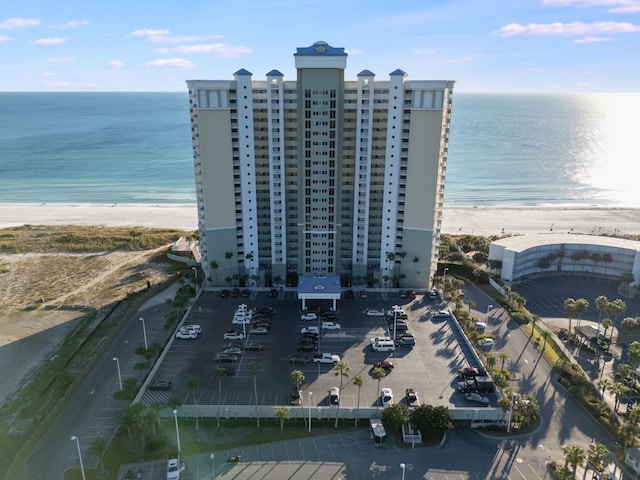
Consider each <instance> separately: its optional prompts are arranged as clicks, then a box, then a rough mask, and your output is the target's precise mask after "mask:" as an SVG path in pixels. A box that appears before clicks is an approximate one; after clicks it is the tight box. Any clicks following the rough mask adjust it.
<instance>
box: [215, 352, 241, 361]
mask: <svg viewBox="0 0 640 480" xmlns="http://www.w3.org/2000/svg"><path fill="white" fill-rule="evenodd" d="M237 361H238V355H233V354H232V353H224V352H218V353H216V362H217V363H236V362H237Z"/></svg>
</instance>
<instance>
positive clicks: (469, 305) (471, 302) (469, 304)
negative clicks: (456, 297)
mask: <svg viewBox="0 0 640 480" xmlns="http://www.w3.org/2000/svg"><path fill="white" fill-rule="evenodd" d="M475 306H476V301H475V300H473V299H469V300H467V309H468V310H467V311H468V312H469V313H471V309H472V308H475Z"/></svg>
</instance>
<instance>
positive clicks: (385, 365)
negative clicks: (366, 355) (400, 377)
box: [373, 360, 395, 373]
mask: <svg viewBox="0 0 640 480" xmlns="http://www.w3.org/2000/svg"><path fill="white" fill-rule="evenodd" d="M373 368H381V369H383V370H384V371H385V372H387V373H389V372H390V371H391V370H393V369H394V368H395V365H394V364H393V362H392V361H391V360H383V361H381V362H376V363H374V364H373Z"/></svg>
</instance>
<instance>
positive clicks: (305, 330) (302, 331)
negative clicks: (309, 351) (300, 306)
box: [300, 327, 320, 335]
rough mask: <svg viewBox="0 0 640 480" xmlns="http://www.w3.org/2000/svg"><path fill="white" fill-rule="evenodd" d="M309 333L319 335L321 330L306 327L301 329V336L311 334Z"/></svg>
mask: <svg viewBox="0 0 640 480" xmlns="http://www.w3.org/2000/svg"><path fill="white" fill-rule="evenodd" d="M309 333H311V334H315V335H319V334H320V330H318V327H304V328H301V329H300V335H304V334H309Z"/></svg>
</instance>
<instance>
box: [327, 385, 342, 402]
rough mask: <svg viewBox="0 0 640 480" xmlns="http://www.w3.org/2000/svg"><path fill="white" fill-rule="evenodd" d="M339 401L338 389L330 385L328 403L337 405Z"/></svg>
mask: <svg viewBox="0 0 640 480" xmlns="http://www.w3.org/2000/svg"><path fill="white" fill-rule="evenodd" d="M339 403H340V389H339V388H338V387H331V390H329V405H338V404H339Z"/></svg>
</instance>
